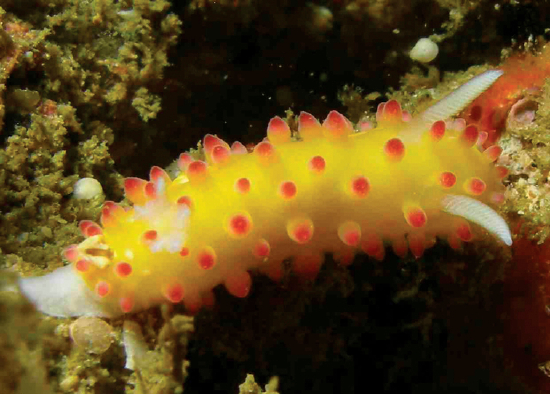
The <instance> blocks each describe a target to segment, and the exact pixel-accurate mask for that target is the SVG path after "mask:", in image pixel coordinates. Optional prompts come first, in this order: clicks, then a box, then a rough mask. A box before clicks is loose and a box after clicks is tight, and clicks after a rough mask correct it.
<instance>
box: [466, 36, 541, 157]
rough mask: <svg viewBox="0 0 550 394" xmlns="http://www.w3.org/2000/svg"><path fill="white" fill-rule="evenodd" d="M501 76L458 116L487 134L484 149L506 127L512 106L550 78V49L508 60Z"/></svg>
mask: <svg viewBox="0 0 550 394" xmlns="http://www.w3.org/2000/svg"><path fill="white" fill-rule="evenodd" d="M500 69H502V71H504V76H503V77H502V78H500V79H499V80H498V81H496V82H495V84H494V85H493V86H491V87H490V88H489V89H488V90H487V91H485V93H483V94H482V95H480V96H479V97H478V98H477V99H476V100H474V101H473V102H472V103H471V104H470V105H469V106H468V107H467V108H466V109H465V110H464V111H463V112H462V114H461V116H462V117H463V118H464V119H466V121H467V123H472V124H475V125H477V126H478V128H479V129H481V130H483V131H487V132H488V133H489V137H488V139H487V142H486V143H485V144H486V146H489V145H492V144H493V143H494V142H495V141H496V140H498V138H499V137H500V135H501V134H502V132H503V131H504V128H505V126H506V118H507V116H508V113H509V112H510V109H511V108H512V106H513V105H514V104H515V103H517V102H518V101H519V100H520V99H521V98H523V97H524V96H525V95H526V94H529V93H533V92H536V91H538V90H539V89H540V88H542V85H543V84H544V81H545V79H546V78H547V77H548V76H550V46H546V47H544V48H543V49H542V51H541V52H540V53H538V54H531V53H527V52H524V53H521V54H516V55H514V56H512V57H510V58H509V59H508V60H506V61H505V62H504V64H503V65H502V66H501V67H500Z"/></svg>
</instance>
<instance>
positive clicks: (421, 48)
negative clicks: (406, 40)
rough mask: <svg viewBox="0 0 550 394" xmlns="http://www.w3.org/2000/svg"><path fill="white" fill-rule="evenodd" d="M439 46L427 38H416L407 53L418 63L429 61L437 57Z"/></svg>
mask: <svg viewBox="0 0 550 394" xmlns="http://www.w3.org/2000/svg"><path fill="white" fill-rule="evenodd" d="M438 53H439V47H438V46H437V44H436V43H435V42H433V41H432V40H430V39H429V38H421V39H420V40H418V42H417V43H416V45H415V46H414V48H413V49H412V50H411V52H410V53H409V56H410V57H411V59H413V60H416V61H418V62H420V63H429V62H431V61H432V60H434V59H435V58H436V57H437V54H438Z"/></svg>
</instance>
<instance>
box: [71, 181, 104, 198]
mask: <svg viewBox="0 0 550 394" xmlns="http://www.w3.org/2000/svg"><path fill="white" fill-rule="evenodd" d="M102 193H103V188H102V187H101V183H99V182H98V181H97V179H94V178H81V179H79V180H78V181H77V182H76V183H75V184H74V187H73V196H74V198H76V199H77V200H89V199H91V198H94V197H96V196H99V195H101V194H102Z"/></svg>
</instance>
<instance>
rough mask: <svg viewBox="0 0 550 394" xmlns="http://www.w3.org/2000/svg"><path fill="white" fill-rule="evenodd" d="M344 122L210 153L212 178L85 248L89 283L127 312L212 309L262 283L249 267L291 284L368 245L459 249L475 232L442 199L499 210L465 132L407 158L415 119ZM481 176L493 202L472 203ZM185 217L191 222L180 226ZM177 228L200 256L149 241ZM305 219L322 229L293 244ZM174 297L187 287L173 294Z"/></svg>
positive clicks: (418, 146)
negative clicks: (357, 186)
mask: <svg viewBox="0 0 550 394" xmlns="http://www.w3.org/2000/svg"><path fill="white" fill-rule="evenodd" d="M332 115H333V116H335V117H337V116H339V114H332ZM346 122H347V121H346ZM336 123H337V122H336ZM333 126H334V125H333ZM344 126H345V127H342V123H341V124H340V128H338V127H332V129H331V124H330V122H328V120H327V121H326V122H325V124H324V126H322V127H321V126H316V125H314V124H311V123H310V124H308V125H305V124H304V125H303V127H301V130H300V134H301V136H300V137H299V138H300V140H298V141H296V140H293V141H291V140H290V139H289V134H288V133H287V131H285V130H283V131H282V132H281V133H278V132H276V131H277V130H275V131H274V132H272V135H269V130H268V135H269V137H270V140H271V142H272V144H273V147H274V151H273V153H272V155H271V156H269V155H267V157H266V155H262V154H260V153H259V152H258V148H257V149H256V151H255V152H250V153H247V154H231V155H230V156H229V157H228V158H227V160H225V161H224V162H223V163H218V164H215V163H214V161H215V160H211V157H208V159H209V161H210V163H209V166H208V169H207V173H206V174H204V175H203V176H201V175H200V174H199V175H198V176H197V174H192V173H189V174H187V175H186V174H182V175H180V176H179V177H177V178H176V179H175V180H174V181H173V182H168V184H167V185H166V189H165V191H166V194H165V197H163V198H165V200H164V202H162V203H159V204H157V205H155V207H154V208H151V209H148V211H147V212H152V214H149V215H148V216H147V215H145V216H144V215H136V212H137V211H136V209H137V208H135V207H134V208H133V209H130V210H128V211H126V212H124V213H119V214H118V216H117V218H116V220H115V221H113V222H111V223H110V224H109V225H104V228H103V234H102V235H97V236H95V237H92V238H93V240H92V241H90V239H88V244H87V245H84V244H82V245H84V247H82V245H81V246H80V247H79V259H81V258H89V259H90V261H91V262H92V265H91V267H90V268H89V269H87V270H86V271H85V272H80V275H81V276H82V278H83V279H84V280H85V282H86V283H87V285H88V287H89V288H90V289H97V286H98V283H100V282H106V283H108V284H109V291H108V292H107V294H103V297H101V298H102V302H106V303H121V307H122V308H123V310H124V311H131V310H132V311H135V310H140V309H145V308H147V307H149V306H152V305H155V304H158V303H161V302H167V301H168V300H171V301H172V302H179V301H180V299H181V297H183V299H181V301H182V302H184V303H185V304H186V306H187V307H188V308H190V309H196V308H198V307H200V306H201V304H204V303H209V302H211V290H212V289H213V288H214V287H215V286H217V285H218V284H226V287H227V288H228V290H229V291H230V292H231V293H233V294H235V295H237V296H245V295H246V294H247V293H248V288H249V287H250V283H249V276H248V274H247V271H259V272H262V273H266V274H267V275H269V276H271V277H273V278H274V279H277V278H279V277H280V275H281V269H282V268H281V263H282V262H283V260H286V259H289V258H291V259H292V261H293V268H294V269H295V270H296V271H297V272H298V273H302V274H304V275H306V276H311V275H314V274H315V272H316V270H317V269H318V268H319V265H320V264H321V262H322V260H323V255H324V253H327V252H331V253H334V254H335V256H336V257H337V258H342V259H344V260H346V261H349V258H350V257H352V256H353V254H354V253H355V252H357V251H360V250H361V248H363V250H365V251H366V252H367V253H369V254H371V255H372V256H373V257H375V258H378V259H381V258H383V256H384V250H383V249H381V250H380V248H376V245H378V244H379V242H380V240H383V241H385V243H386V244H390V245H393V246H394V249H395V251H396V252H397V253H400V251H401V252H402V251H403V248H402V247H403V246H405V247H406V246H407V242H408V243H409V244H410V247H411V248H413V245H412V243H413V242H415V245H416V253H415V254H416V255H419V254H421V253H422V250H423V248H424V247H426V248H427V247H430V246H431V245H433V242H434V240H435V237H436V236H439V237H442V238H449V239H450V240H451V241H453V240H454V243H455V244H456V241H457V237H456V231H457V227H458V226H460V225H463V226H464V225H465V226H467V224H466V223H465V221H463V220H462V219H460V218H458V217H456V216H452V215H449V214H447V213H444V212H442V211H441V199H442V198H443V197H444V196H445V195H446V194H455V195H460V194H465V195H469V196H471V197H474V198H476V199H478V200H479V201H482V202H483V203H485V204H488V205H491V204H492V200H493V197H494V196H495V195H498V194H499V193H501V192H502V189H503V186H502V184H501V182H500V179H499V177H498V176H497V170H496V169H495V167H494V166H493V164H492V163H491V160H489V159H488V158H487V157H486V155H484V154H483V152H481V151H480V149H479V148H478V147H477V146H476V145H474V146H468V145H467V144H465V143H464V141H463V140H462V139H461V133H462V131H453V130H449V129H447V130H446V132H445V135H444V137H443V138H442V139H441V140H439V141H436V140H435V139H434V138H432V137H431V136H430V133H429V128H428V129H427V130H426V133H425V135H424V136H423V137H422V138H421V139H420V140H419V141H412V142H407V141H405V142H404V148H405V151H404V156H403V157H402V159H401V160H400V161H399V160H393V159H392V157H391V155H388V153H387V152H385V145H386V143H387V141H388V140H390V139H392V138H395V137H396V136H398V135H402V134H403V132H404V131H405V132H406V127H407V123H406V122H403V121H401V119H400V118H399V119H395V118H393V119H392V118H391V116H388V117H387V119H381V120H380V122H379V124H378V127H377V128H375V129H371V130H367V131H365V132H360V133H355V132H354V131H353V130H352V129H351V126H350V125H349V123H348V124H347V126H346V124H345V123H344ZM283 129H284V128H283ZM207 156H208V152H207ZM314 156H321V157H322V158H323V159H324V161H325V168H324V171H312V169H311V167H310V166H309V162H310V160H311V159H312V157H314ZM442 172H452V173H453V174H454V175H455V176H456V184H455V185H454V186H452V187H450V188H445V187H443V186H442V185H441V183H440V180H439V179H440V178H439V177H440V174H441V173H442ZM361 176H363V177H365V178H366V179H367V180H368V184H369V188H368V193H366V195H361V193H359V194H357V193H355V192H354V189H353V180H354V179H357V177H361ZM240 178H247V179H248V180H249V182H250V190H249V192H248V193H242V192H240V191H239V190H238V189H236V188H235V183H236V181H237V180H238V179H240ZM471 178H479V179H481V180H483V181H484V182H485V184H486V189H485V190H484V191H483V192H482V193H481V195H477V196H476V195H472V194H471V192H470V191H469V190H468V187H467V186H465V185H467V183H468V181H469V180H470V179H471ZM285 181H292V182H294V184H295V186H296V194H295V195H294V196H293V197H292V198H285V197H284V196H282V195H281V192H280V185H281V183H282V182H285ZM495 193H496V194H495ZM183 196H187V197H188V198H190V200H191V202H192V203H191V208H190V210H189V211H187V216H186V215H185V212H186V208H185V206H184V207H183V208H181V204H178V200H179V199H180V198H181V197H183ZM287 197H288V196H287ZM157 199H159V197H157ZM141 206H142V207H143V206H144V204H141ZM178 207H179V208H178ZM411 207H412V208H415V209H417V208H418V209H420V210H421V211H420V212H423V213H425V218H426V222H425V224H423V223H421V224H423V225H421V226H420V227H414V226H413V225H411V223H409V222H408V221H407V220H406V213H407V212H408V209H409V208H411ZM178 209H180V211H178ZM181 209H183V212H184V214H182V211H181ZM177 212H179V213H180V214H182V216H180V217H179V218H178V219H176V218H177V215H178V214H177ZM235 214H243V215H245V216H246V217H248V218H249V219H250V227H249V229H248V231H245V232H244V234H241V235H239V234H235V233H234V231H232V229H231V225H230V220H231V217H232V216H233V215H235ZM182 217H185V218H184V219H181V218H182ZM152 218H153V219H152ZM175 220H179V222H178V223H177V225H178V226H180V227H179V229H180V230H181V231H180V233H179V234H181V237H180V238H181V239H180V244H178V242H175V247H177V248H179V247H181V248H182V249H183V248H186V249H185V251H188V254H187V255H186V256H182V253H180V252H177V251H173V250H172V251H169V250H167V249H166V248H164V249H162V248H161V250H152V248H151V245H150V244H149V243H148V242H146V241H144V239H143V236H144V233H145V232H147V231H150V230H155V231H157V233H158V239H162V238H163V237H164V236H165V235H164V234H168V233H170V231H171V230H170V229H171V227H172V226H173V225H174V221H175ZM296 223H298V224H299V223H307V224H310V225H312V226H309V227H308V226H306V229H308V231H310V233H309V234H308V232H307V231H306V234H305V238H300V239H299V240H297V239H295V237H293V233H292V231H293V229H294V228H295V227H293V225H294V224H296ZM350 223H351V224H350ZM357 228H360V234H357V233H356V234H355V235H360V238H361V241H360V242H359V243H357V244H353V243H354V242H352V244H351V245H350V244H349V242H348V244H346V243H345V242H344V241H345V240H343V235H344V234H345V232H346V231H345V230H346V229H357ZM339 229H340V231H339ZM178 231H179V230H178ZM302 235H303V234H302ZM260 240H265V241H267V243H268V244H269V249H270V250H269V255H268V256H264V257H262V256H258V253H257V246H258V242H260ZM412 240H414V241H412ZM85 242H86V241H85ZM262 245H265V244H262ZM369 245H370V247H369ZM373 246H374V247H373ZM205 251H207V255H208V252H210V253H213V254H210V255H208V256H207V257H214V258H213V259H210V260H209V259H208V258H207V259H206V262H208V263H210V262H213V263H214V264H213V266H212V267H206V268H207V269H205V267H203V266H201V264H202V263H204V262H205V260H201V259H202V258H203V257H204V253H205ZM265 251H266V250H265V249H264V250H263V252H265ZM263 252H262V253H263ZM262 253H260V254H262ZM183 254H185V252H184V253H183ZM201 256H202V257H201ZM119 262H127V263H129V264H130V265H131V267H132V272H131V273H130V274H129V275H128V276H124V277H121V276H120V275H119V274H117V272H116V269H115V266H116V264H117V263H119ZM171 289H172V290H173V289H176V291H175V293H172V295H171V296H170V290H171ZM178 290H181V291H182V293H181V294H180V293H178ZM125 303H126V304H125Z"/></svg>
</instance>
